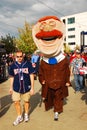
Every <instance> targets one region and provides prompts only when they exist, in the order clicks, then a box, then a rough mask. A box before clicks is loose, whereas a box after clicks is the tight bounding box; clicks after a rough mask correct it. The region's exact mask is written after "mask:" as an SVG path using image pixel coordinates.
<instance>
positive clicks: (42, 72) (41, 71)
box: [38, 60, 45, 83]
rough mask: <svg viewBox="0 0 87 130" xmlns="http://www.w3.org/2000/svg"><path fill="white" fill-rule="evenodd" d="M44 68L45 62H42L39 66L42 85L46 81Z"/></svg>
mask: <svg viewBox="0 0 87 130" xmlns="http://www.w3.org/2000/svg"><path fill="white" fill-rule="evenodd" d="M43 66H44V65H43V61H42V60H41V62H40V66H39V74H38V77H39V81H40V83H42V81H43V80H45V78H44V68H43Z"/></svg>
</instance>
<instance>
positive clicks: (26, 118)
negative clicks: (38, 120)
mask: <svg viewBox="0 0 87 130" xmlns="http://www.w3.org/2000/svg"><path fill="white" fill-rule="evenodd" d="M28 120H29V116H28V114H25V115H24V122H28Z"/></svg>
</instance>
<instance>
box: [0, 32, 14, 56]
mask: <svg viewBox="0 0 87 130" xmlns="http://www.w3.org/2000/svg"><path fill="white" fill-rule="evenodd" d="M14 39H15V37H13V36H10V34H7V35H6V36H5V37H3V36H1V39H0V41H1V43H4V44H5V50H6V53H7V54H9V53H13V52H15V49H16V45H15V43H14Z"/></svg>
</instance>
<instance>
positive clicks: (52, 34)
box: [36, 30, 63, 41]
mask: <svg viewBox="0 0 87 130" xmlns="http://www.w3.org/2000/svg"><path fill="white" fill-rule="evenodd" d="M62 36H63V34H62V32H60V31H58V30H52V31H40V32H39V33H37V34H36V38H37V39H41V40H45V41H51V40H55V39H57V38H58V39H60V38H61V37H62Z"/></svg>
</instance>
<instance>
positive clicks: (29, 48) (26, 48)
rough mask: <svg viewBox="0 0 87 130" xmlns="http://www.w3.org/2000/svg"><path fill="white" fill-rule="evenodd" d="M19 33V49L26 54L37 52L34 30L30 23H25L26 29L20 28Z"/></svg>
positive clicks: (17, 39)
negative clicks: (33, 35) (33, 36)
mask: <svg viewBox="0 0 87 130" xmlns="http://www.w3.org/2000/svg"><path fill="white" fill-rule="evenodd" d="M18 32H19V37H18V38H16V39H15V43H16V46H17V48H18V49H20V50H22V51H23V52H24V53H26V54H27V53H33V52H34V51H35V50H36V45H35V44H34V41H33V38H32V30H31V26H30V25H29V23H27V22H26V21H25V24H24V28H18Z"/></svg>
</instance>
